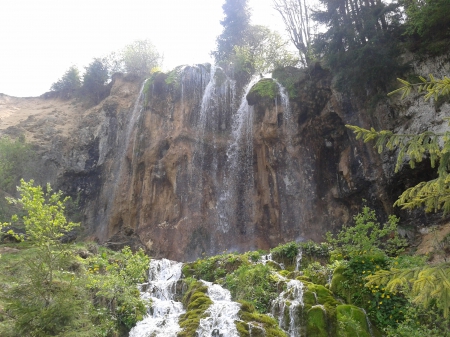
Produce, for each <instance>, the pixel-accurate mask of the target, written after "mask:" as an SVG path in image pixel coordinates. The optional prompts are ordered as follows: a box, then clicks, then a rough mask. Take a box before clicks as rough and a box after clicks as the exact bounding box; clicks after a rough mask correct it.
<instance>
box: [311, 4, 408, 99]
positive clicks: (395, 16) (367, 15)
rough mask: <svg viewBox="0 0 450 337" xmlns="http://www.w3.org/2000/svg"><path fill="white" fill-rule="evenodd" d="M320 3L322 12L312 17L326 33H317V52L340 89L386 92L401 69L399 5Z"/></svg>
mask: <svg viewBox="0 0 450 337" xmlns="http://www.w3.org/2000/svg"><path fill="white" fill-rule="evenodd" d="M320 2H321V4H322V10H318V11H316V12H314V13H313V15H312V17H313V19H314V20H315V21H317V22H318V23H319V24H322V25H325V26H326V27H327V30H326V31H325V32H324V33H320V34H318V36H317V39H316V40H315V41H314V49H315V52H316V53H317V54H318V55H323V57H324V60H325V63H326V65H327V66H329V67H330V68H331V70H332V72H333V73H334V75H335V85H336V87H337V89H339V90H344V89H345V90H347V89H348V88H350V89H352V90H353V91H354V92H355V93H357V94H360V95H362V94H365V95H367V93H368V92H369V93H370V91H371V90H374V89H377V88H378V89H383V90H384V89H385V86H386V83H389V80H390V79H391V76H392V75H393V74H395V73H396V72H399V71H400V70H402V67H401V66H400V63H399V62H400V59H399V58H400V50H399V47H398V40H399V36H400V34H401V30H400V28H399V22H400V19H401V13H400V10H399V5H398V4H397V3H395V2H392V3H390V4H385V3H384V2H382V1H381V0H364V1H362V0H320ZM367 64H370V67H368V66H367Z"/></svg>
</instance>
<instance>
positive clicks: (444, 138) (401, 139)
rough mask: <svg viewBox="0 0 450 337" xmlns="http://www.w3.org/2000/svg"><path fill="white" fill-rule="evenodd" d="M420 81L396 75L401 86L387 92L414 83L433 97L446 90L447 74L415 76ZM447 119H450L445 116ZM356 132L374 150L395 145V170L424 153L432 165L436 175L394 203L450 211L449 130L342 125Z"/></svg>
mask: <svg viewBox="0 0 450 337" xmlns="http://www.w3.org/2000/svg"><path fill="white" fill-rule="evenodd" d="M419 79H420V81H421V83H417V84H411V83H410V82H408V81H406V80H403V79H401V78H399V79H398V81H399V82H401V83H402V84H403V86H402V87H401V88H399V89H397V90H394V91H392V92H390V93H389V94H388V95H392V94H394V93H402V99H403V98H405V97H406V96H408V95H409V94H410V93H411V90H412V89H413V88H415V87H417V91H418V92H419V93H421V92H427V94H426V95H425V100H427V99H429V98H430V97H434V99H437V98H438V97H439V96H441V95H448V94H450V78H448V77H447V76H444V78H443V79H436V78H435V77H434V76H433V75H429V80H427V79H425V78H424V77H421V76H420V77H419ZM449 123H450V120H449ZM346 127H347V128H349V129H351V130H352V131H353V132H354V133H355V134H356V139H363V140H364V142H366V143H367V142H370V141H375V148H376V149H377V150H378V153H382V152H384V151H386V150H394V149H397V150H398V152H397V161H396V165H395V172H398V171H399V170H400V168H401V167H402V166H403V164H404V163H405V162H406V161H407V162H408V163H409V166H410V167H411V168H413V169H414V168H415V166H416V163H420V162H421V161H422V160H423V159H424V158H426V157H428V158H429V159H430V162H431V167H432V168H434V167H436V164H437V174H438V178H436V179H434V180H431V181H428V182H421V183H419V184H418V185H416V186H413V187H411V188H409V189H407V190H406V191H404V192H403V193H402V194H401V195H400V197H399V198H398V200H397V201H396V202H395V204H394V205H395V206H400V207H403V208H416V207H424V208H425V210H426V211H427V212H430V211H439V210H443V211H444V215H446V214H448V213H450V176H449V171H450V170H449V169H450V132H449V131H447V132H444V133H435V132H431V131H425V132H423V133H420V134H395V133H393V132H391V131H388V130H382V131H376V130H375V129H374V128H370V130H368V129H364V128H361V127H359V126H355V125H346Z"/></svg>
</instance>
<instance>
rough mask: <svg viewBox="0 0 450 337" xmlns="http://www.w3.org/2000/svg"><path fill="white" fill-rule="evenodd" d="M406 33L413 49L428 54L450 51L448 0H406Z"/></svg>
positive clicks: (449, 8)
mask: <svg viewBox="0 0 450 337" xmlns="http://www.w3.org/2000/svg"><path fill="white" fill-rule="evenodd" d="M402 3H403V4H404V6H405V12H406V22H405V28H406V32H405V33H406V34H407V35H408V36H409V47H410V49H412V50H413V51H418V52H419V53H423V54H428V55H433V56H435V55H441V54H444V55H445V54H446V53H447V52H448V47H449V38H450V22H449V20H448V18H449V16H450V6H449V3H448V1H447V0H405V1H403V2H402Z"/></svg>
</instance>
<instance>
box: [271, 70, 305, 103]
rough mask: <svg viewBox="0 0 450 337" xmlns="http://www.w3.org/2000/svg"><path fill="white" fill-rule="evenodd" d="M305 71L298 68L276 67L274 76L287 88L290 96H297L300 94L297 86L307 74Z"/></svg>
mask: <svg viewBox="0 0 450 337" xmlns="http://www.w3.org/2000/svg"><path fill="white" fill-rule="evenodd" d="M304 74H305V72H302V71H301V70H300V69H298V68H294V67H286V68H279V69H275V70H274V71H273V72H272V77H273V78H274V79H276V80H277V81H278V82H280V83H281V84H282V85H283V87H285V88H286V90H287V92H288V94H289V98H290V99H292V98H296V97H297V96H298V92H297V91H298V90H297V88H296V86H297V85H298V83H299V82H300V80H301V79H302V78H303V77H304V76H305V75H304Z"/></svg>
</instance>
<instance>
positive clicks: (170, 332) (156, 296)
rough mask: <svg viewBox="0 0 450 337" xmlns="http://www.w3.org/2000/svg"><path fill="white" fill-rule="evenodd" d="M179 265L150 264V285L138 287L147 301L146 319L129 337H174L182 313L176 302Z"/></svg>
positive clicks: (163, 261)
mask: <svg viewBox="0 0 450 337" xmlns="http://www.w3.org/2000/svg"><path fill="white" fill-rule="evenodd" d="M182 265H183V264H182V263H180V262H175V261H170V260H167V259H162V260H151V262H150V270H149V282H148V283H144V284H141V285H140V287H141V297H142V298H143V299H145V300H150V302H151V305H150V307H149V309H148V314H147V316H145V317H144V319H143V320H142V321H140V322H138V323H137V325H136V326H135V327H134V328H133V329H131V331H130V335H129V336H130V337H176V336H177V333H178V332H179V331H180V330H181V329H180V327H179V325H178V319H179V317H180V315H181V314H183V313H184V312H185V311H184V309H183V305H182V303H180V302H177V301H175V294H176V285H177V281H178V280H179V279H180V277H181V267H182Z"/></svg>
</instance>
